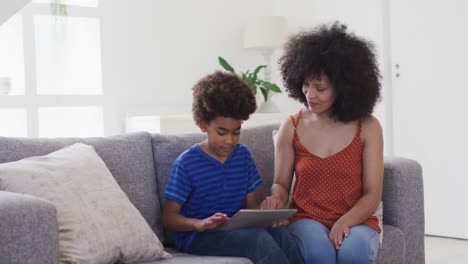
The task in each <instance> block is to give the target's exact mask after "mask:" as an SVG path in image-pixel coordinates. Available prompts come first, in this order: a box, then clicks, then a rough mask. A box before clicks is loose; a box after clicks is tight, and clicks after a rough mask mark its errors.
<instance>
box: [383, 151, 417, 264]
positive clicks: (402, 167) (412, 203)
mask: <svg viewBox="0 0 468 264" xmlns="http://www.w3.org/2000/svg"><path fill="white" fill-rule="evenodd" d="M382 201H383V207H384V210H383V222H384V224H387V225H392V226H396V227H398V228H399V229H401V230H402V231H403V233H404V235H405V240H406V256H405V259H406V263H424V261H425V260H424V190H423V178H422V168H421V166H420V165H419V163H418V162H416V161H414V160H410V159H406V158H398V157H396V158H389V159H386V160H385V175H384V184H383V194H382ZM383 243H385V241H383Z"/></svg>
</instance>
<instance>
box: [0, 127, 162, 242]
mask: <svg viewBox="0 0 468 264" xmlns="http://www.w3.org/2000/svg"><path fill="white" fill-rule="evenodd" d="M78 142H81V143H85V144H88V145H91V146H93V147H94V149H95V150H96V152H97V154H98V155H99V156H100V157H101V158H102V160H103V161H104V163H105V164H106V166H107V167H108V168H109V170H110V172H111V173H112V175H113V176H114V178H115V180H116V181H117V183H118V184H119V186H120V187H121V188H122V190H123V191H124V192H125V193H126V194H127V196H128V198H129V200H130V201H131V202H132V204H133V205H134V206H135V207H136V208H137V209H138V210H139V211H140V213H141V214H142V215H143V217H144V218H145V220H146V221H147V222H148V224H149V225H150V226H151V228H152V229H153V231H154V232H155V233H156V235H157V236H158V237H160V236H162V235H163V234H162V233H159V232H160V231H162V230H161V229H160V228H157V227H160V226H161V224H162V218H161V209H160V203H159V199H158V193H157V187H156V177H155V169H154V164H153V153H152V149H151V135H150V134H149V133H144V132H140V133H132V134H126V135H119V136H112V137H99V138H7V137H0V146H1V147H0V163H5V162H11V161H17V160H21V159H24V158H27V157H32V156H43V155H47V154H49V153H51V152H54V151H57V150H59V149H61V148H63V147H65V146H69V145H72V144H74V143H78Z"/></svg>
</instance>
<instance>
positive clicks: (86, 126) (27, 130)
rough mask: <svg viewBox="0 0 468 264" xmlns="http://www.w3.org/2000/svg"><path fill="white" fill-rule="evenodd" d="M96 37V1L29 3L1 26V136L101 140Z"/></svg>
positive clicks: (100, 71) (102, 125)
mask: <svg viewBox="0 0 468 264" xmlns="http://www.w3.org/2000/svg"><path fill="white" fill-rule="evenodd" d="M52 4H66V9H67V12H66V15H65V16H55V15H53V14H51V10H53V8H52V7H53V5H52ZM100 38H101V33H100V15H99V1H98V0H66V1H65V0H33V2H32V3H30V4H29V5H27V6H26V7H25V8H23V9H22V10H21V12H20V13H18V14H16V15H15V16H13V17H12V18H11V19H10V20H9V21H7V22H5V23H4V24H2V25H0V57H1V58H2V60H0V122H2V124H3V125H2V126H1V128H0V135H3V136H30V137H37V136H41V137H65V136H80V137H81V136H102V135H103V134H104V106H103V104H104V99H103V89H102V70H101V68H102V66H101V41H100Z"/></svg>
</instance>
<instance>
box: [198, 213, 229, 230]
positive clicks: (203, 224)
mask: <svg viewBox="0 0 468 264" xmlns="http://www.w3.org/2000/svg"><path fill="white" fill-rule="evenodd" d="M228 220H229V217H228V216H227V215H226V214H223V213H216V214H214V215H212V216H210V217H207V218H205V219H201V220H197V222H196V223H195V230H196V231H197V232H203V231H206V230H210V229H214V228H216V227H218V226H220V225H222V224H224V223H226V222H227V221H228Z"/></svg>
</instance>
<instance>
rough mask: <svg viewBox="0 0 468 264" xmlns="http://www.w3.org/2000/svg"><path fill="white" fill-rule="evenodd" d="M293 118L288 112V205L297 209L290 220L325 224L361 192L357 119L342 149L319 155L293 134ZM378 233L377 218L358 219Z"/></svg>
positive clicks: (346, 210)
mask: <svg viewBox="0 0 468 264" xmlns="http://www.w3.org/2000/svg"><path fill="white" fill-rule="evenodd" d="M301 113H302V111H301V112H299V116H298V118H297V120H295V119H294V117H292V116H291V119H292V122H293V125H294V138H293V142H292V145H293V149H294V154H295V161H294V163H295V164H294V169H295V173H296V183H295V184H294V191H293V197H292V203H291V208H295V209H297V213H296V214H295V215H294V216H293V217H292V218H291V219H290V221H291V223H292V222H294V221H297V220H300V219H304V218H306V219H313V220H316V221H318V222H320V223H322V224H324V225H326V226H327V227H328V228H332V226H333V225H334V224H335V222H336V221H337V220H338V219H339V218H340V217H341V216H343V215H344V214H345V213H347V212H348V211H349V210H351V208H352V207H353V206H354V205H355V204H356V203H357V202H358V200H359V198H360V197H361V192H362V181H361V176H362V150H363V142H362V140H361V124H360V123H359V127H358V130H357V132H356V135H355V136H354V138H353V141H352V142H351V143H350V144H349V145H348V146H347V147H346V148H344V149H343V150H341V151H339V152H338V153H336V154H334V155H332V156H329V157H327V158H320V157H318V156H316V155H314V154H312V153H311V152H310V151H309V150H307V149H306V148H305V147H304V146H303V145H302V144H301V142H300V140H299V136H298V135H297V131H296V129H297V125H298V123H299V119H300V118H301ZM362 224H364V225H367V226H369V227H371V228H374V229H375V230H376V231H377V232H378V233H380V228H379V219H378V218H377V217H376V216H371V217H369V219H367V220H366V221H364V223H362Z"/></svg>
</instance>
